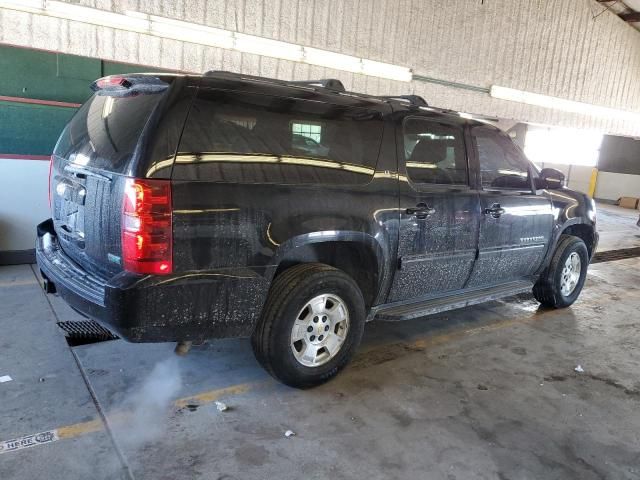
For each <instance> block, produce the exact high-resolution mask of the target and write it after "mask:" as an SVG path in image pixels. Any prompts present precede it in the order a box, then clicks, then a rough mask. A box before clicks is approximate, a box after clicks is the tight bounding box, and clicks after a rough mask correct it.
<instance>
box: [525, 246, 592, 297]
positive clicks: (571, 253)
mask: <svg viewBox="0 0 640 480" xmlns="http://www.w3.org/2000/svg"><path fill="white" fill-rule="evenodd" d="M588 266H589V252H588V251H587V246H586V245H585V243H584V241H582V239H580V238H578V237H574V236H572V235H561V236H560V240H559V241H558V246H557V247H556V251H555V252H554V254H553V257H552V258H551V262H550V263H549V266H548V267H547V269H546V270H545V271H544V272H543V274H542V275H541V277H540V279H539V280H538V282H537V283H536V284H535V285H534V287H533V296H534V297H535V298H536V300H538V301H539V302H540V303H541V304H542V305H544V306H545V307H549V308H564V307H568V306H569V305H571V304H572V303H573V302H575V301H576V300H577V298H578V296H579V295H580V292H581V291H582V287H583V286H584V282H585V280H586V278H587V267H588Z"/></svg>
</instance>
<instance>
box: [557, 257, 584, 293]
mask: <svg viewBox="0 0 640 480" xmlns="http://www.w3.org/2000/svg"><path fill="white" fill-rule="evenodd" d="M581 270H582V262H581V260H580V255H578V254H577V253H576V252H572V253H571V255H569V256H568V257H567V260H566V261H565V262H564V267H563V268H562V277H561V279H560V293H562V295H563V296H565V297H568V296H569V295H571V294H572V293H573V292H574V290H575V289H576V286H577V285H578V281H579V280H580V272H581Z"/></svg>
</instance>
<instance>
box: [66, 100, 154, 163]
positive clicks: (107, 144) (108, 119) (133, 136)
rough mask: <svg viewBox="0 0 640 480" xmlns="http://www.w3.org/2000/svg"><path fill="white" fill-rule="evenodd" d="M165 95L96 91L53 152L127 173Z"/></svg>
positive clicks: (74, 159)
mask: <svg viewBox="0 0 640 480" xmlns="http://www.w3.org/2000/svg"><path fill="white" fill-rule="evenodd" d="M163 95H164V93H150V94H139V95H133V96H123V97H112V96H108V95H101V94H95V95H94V96H93V97H91V98H90V99H89V100H88V101H87V102H86V103H85V104H84V105H82V107H81V108H80V110H78V112H77V113H76V114H75V115H74V117H73V118H72V119H71V122H69V124H68V125H67V126H66V128H65V129H64V131H63V132H62V134H61V136H60V139H59V140H58V144H57V145H56V148H55V152H54V153H55V154H56V155H58V156H60V157H63V158H67V159H69V160H71V161H72V162H74V163H77V164H79V165H83V166H90V167H94V168H99V169H102V170H108V171H111V172H115V173H124V172H125V170H126V168H127V167H128V164H129V160H130V159H131V157H132V155H133V153H134V151H135V149H136V146H137V144H138V140H139V139H140V135H141V133H142V130H143V129H144V126H145V125H146V123H147V120H148V119H149V117H150V115H151V112H152V111H153V109H154V108H155V107H156V105H158V103H159V102H160V99H161V98H162V97H163Z"/></svg>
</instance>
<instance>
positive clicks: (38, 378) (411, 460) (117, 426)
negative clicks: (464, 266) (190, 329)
mask: <svg viewBox="0 0 640 480" xmlns="http://www.w3.org/2000/svg"><path fill="white" fill-rule="evenodd" d="M225 39H226V40H225ZM225 42H227V43H225ZM314 49H315V50H314ZM312 51H315V52H317V51H324V52H325V54H323V55H324V56H322V55H316V56H312V55H311V54H310V52H312ZM305 52H306V53H305ZM337 54H340V55H339V56H336V55H337ZM372 62H373V63H372ZM375 62H383V63H381V64H376V63H375ZM207 70H226V71H233V72H239V73H243V74H247V75H259V76H264V77H270V78H278V79H282V80H287V81H291V80H310V79H321V78H336V79H340V80H341V81H342V82H343V83H344V85H345V87H346V89H347V90H348V91H354V92H363V93H368V94H372V95H402V94H415V95H420V96H422V97H423V98H425V99H426V100H427V102H428V103H429V104H430V105H435V106H438V107H442V108H446V109H450V110H454V111H456V112H460V114H461V115H467V116H469V117H473V118H479V119H482V120H484V121H487V122H489V123H492V124H494V125H497V126H498V127H499V128H501V129H502V130H504V131H505V132H507V133H508V134H509V135H510V136H511V137H512V138H513V139H514V141H515V142H516V143H517V144H518V145H520V146H521V147H522V149H523V150H524V152H525V153H526V154H527V156H528V158H529V159H530V160H532V161H533V162H534V163H535V164H536V165H538V166H539V167H541V168H544V167H553V168H556V169H558V170H560V171H562V172H563V173H564V174H565V177H566V182H567V186H568V187H569V188H571V189H574V190H579V191H582V192H585V193H587V194H589V195H590V196H591V197H593V198H594V199H595V200H596V204H597V215H598V217H597V229H598V231H599V234H600V241H599V245H598V251H597V252H596V255H595V257H594V260H593V262H592V265H591V266H590V267H589V272H588V276H587V281H586V284H585V289H584V291H583V292H582V294H581V296H580V298H579V300H578V301H577V302H576V303H575V304H574V305H572V306H571V307H569V308H567V309H562V310H547V309H544V308H541V307H540V305H539V304H538V302H536V301H535V300H534V299H533V297H532V296H531V295H529V294H522V295H518V296H516V297H510V298H507V299H504V300H500V301H493V302H489V303H486V304H482V305H476V306H473V307H467V308H463V309H458V310H454V311H450V312H447V313H443V314H437V315H432V316H429V317H425V318H421V319H416V320H410V321H405V322H382V321H374V322H371V323H369V324H368V325H367V327H366V329H365V335H364V339H363V343H362V344H361V346H360V348H359V350H358V352H357V354H356V357H355V359H354V361H353V362H352V363H351V364H350V365H349V366H348V367H347V368H346V369H345V371H344V372H343V373H341V375H339V376H338V377H337V378H335V379H334V380H332V381H331V382H329V383H327V384H325V385H322V386H319V387H316V388H313V389H310V390H296V389H292V388H289V387H286V386H283V385H281V384H279V383H278V382H276V381H275V380H273V379H272V378H271V377H270V376H269V375H268V374H267V373H266V372H264V371H263V370H262V369H261V368H260V367H259V365H258V363H257V362H256V360H255V359H254V356H253V354H252V351H251V347H250V345H249V341H248V340H247V339H225V340H212V341H209V342H207V343H205V344H203V345H199V346H194V347H193V348H192V350H191V352H190V353H189V354H188V355H187V356H184V357H178V356H176V355H175V354H174V348H175V344H168V343H167V344H165V343H161V344H132V343H128V342H125V341H123V340H121V339H117V338H114V337H113V336H112V335H110V334H109V333H108V332H106V331H102V330H99V331H96V330H95V324H93V325H92V324H89V323H88V322H87V321H86V319H85V318H84V317H82V316H80V315H79V314H78V313H76V312H75V311H73V310H72V309H71V308H70V307H69V306H68V305H67V304H66V303H65V302H64V301H62V300H61V299H60V298H58V297H54V296H52V295H46V294H45V293H44V292H43V289H42V285H41V284H42V279H41V277H40V273H39V270H38V267H37V265H35V264H34V261H35V260H34V249H33V245H34V241H35V235H36V232H35V226H36V225H37V224H38V223H40V222H41V221H43V220H45V219H46V218H48V217H50V211H49V204H48V171H49V162H48V160H49V158H50V155H51V152H52V149H53V147H54V145H55V142H56V140H57V138H58V136H59V134H60V131H61V130H62V128H63V127H64V126H65V124H66V123H67V122H68V121H69V119H70V118H71V117H72V116H73V114H74V113H75V111H76V110H77V109H78V108H79V107H80V105H81V104H82V103H83V102H85V101H86V100H87V98H88V97H89V96H90V94H91V91H90V90H89V85H90V84H91V82H93V81H94V80H95V79H97V78H100V77H103V76H106V75H112V74H118V73H131V72H140V71H144V72H161V71H162V72H187V73H202V72H204V71H207ZM0 71H2V72H3V75H2V82H0V173H1V176H0V178H1V179H2V180H1V181H2V188H1V189H0V325H1V327H2V329H1V332H2V333H1V334H0V479H2V480H5V479H32V478H39V477H47V478H52V479H58V478H59V479H63V478H64V479H76V478H77V479H86V478H91V479H96V480H98V479H143V478H149V479H151V478H161V479H164V478H171V479H182V478H184V479H193V478H207V479H209V478H210V479H249V478H251V479H253V478H256V479H262V478H283V479H288V478H292V479H293V478H301V477H302V478H335V479H341V478H371V479H377V478H380V479H382V478H385V479H386V478H403V479H404V478H428V479H432V478H433V479H440V478H442V479H472V478H474V479H475V478H483V479H493V478H495V479H513V480H515V479H524V478H541V479H542V478H544V479H574V478H575V479H634V478H636V479H640V414H638V411H639V407H640V377H639V375H638V372H639V365H640V348H639V345H640V317H639V316H638V309H639V307H640V268H639V267H640V258H639V257H640V227H639V226H638V225H637V223H638V219H639V216H640V210H639V209H640V205H638V198H639V197H640V1H639V0H623V1H613V0H612V1H602V0H598V1H596V0H536V1H524V0H522V1H520V0H518V1H511V0H509V1H508V0H432V1H428V2H426V1H418V0H403V1H393V0H376V1H373V0H372V1H365V0H360V1H350V0H331V1H330V0H315V1H307V0H188V1H187V0H185V1H175V2H158V1H153V2H152V1H145V0H79V1H76V0H73V1H72V0H68V1H48V0H47V1H44V0H28V1H26V0H25V1H0ZM92 329H93V330H92Z"/></svg>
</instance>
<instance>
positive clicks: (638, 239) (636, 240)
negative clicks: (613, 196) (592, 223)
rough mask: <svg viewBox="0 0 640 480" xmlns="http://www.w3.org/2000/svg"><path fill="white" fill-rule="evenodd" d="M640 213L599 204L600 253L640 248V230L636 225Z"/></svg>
mask: <svg viewBox="0 0 640 480" xmlns="http://www.w3.org/2000/svg"><path fill="white" fill-rule="evenodd" d="M639 216H640V211H638V210H632V209H629V208H621V207H617V206H615V205H608V204H606V203H598V206H597V229H598V232H599V233H600V243H599V245H598V250H599V251H605V250H617V249H621V248H631V247H640V228H638V226H637V225H636V223H637V221H638V217H639Z"/></svg>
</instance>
